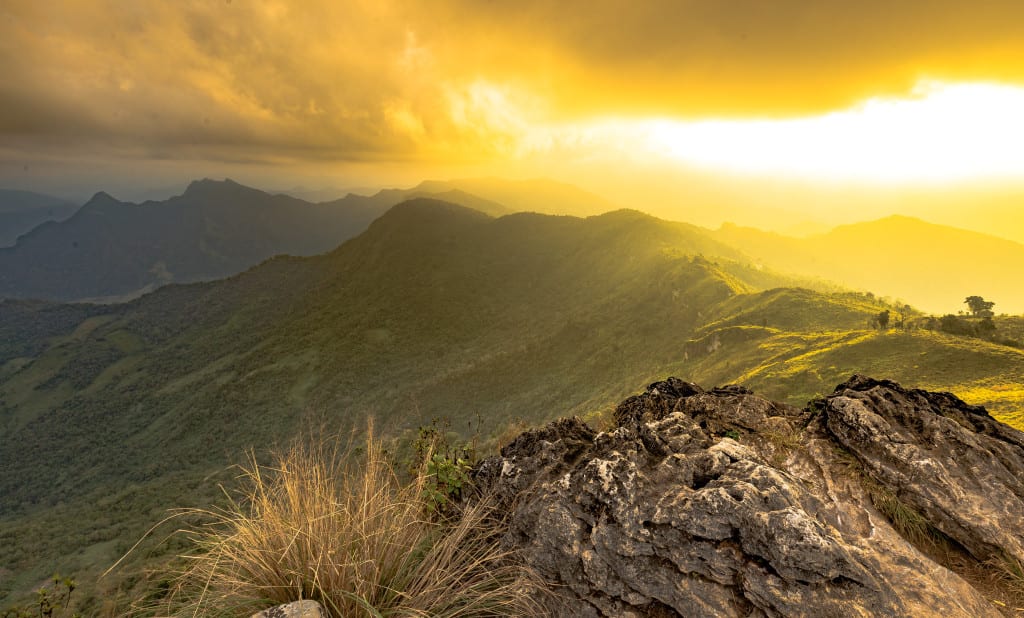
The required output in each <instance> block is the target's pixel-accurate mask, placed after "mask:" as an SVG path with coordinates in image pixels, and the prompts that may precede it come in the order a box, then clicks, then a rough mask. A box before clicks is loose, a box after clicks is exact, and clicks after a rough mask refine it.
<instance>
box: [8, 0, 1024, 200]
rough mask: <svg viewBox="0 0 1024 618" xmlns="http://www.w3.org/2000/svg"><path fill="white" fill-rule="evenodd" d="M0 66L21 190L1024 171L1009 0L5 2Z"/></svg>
mask: <svg viewBox="0 0 1024 618" xmlns="http://www.w3.org/2000/svg"><path fill="white" fill-rule="evenodd" d="M0 66H3V67H4V71H3V79H2V80H0V182H2V183H6V184H17V183H18V182H19V181H20V182H22V184H33V183H34V184H35V186H36V187H35V188H39V187H38V185H41V184H42V185H45V184H46V183H48V182H49V183H53V185H54V186H55V187H58V188H60V187H62V186H66V187H67V188H70V187H80V186H81V187H84V186H85V185H88V184H89V183H97V182H111V183H114V184H116V183H117V182H119V181H118V176H119V174H120V175H124V174H125V172H129V173H128V175H130V176H131V177H132V178H133V179H134V181H135V182H140V183H141V182H151V183H157V184H158V183H160V182H171V181H172V180H173V181H174V182H177V181H178V180H179V176H182V175H189V174H191V175H203V176H220V175H227V174H234V175H235V176H239V175H241V176H242V180H244V179H245V176H246V171H245V170H247V169H248V170H259V173H258V174H255V173H254V174H253V175H256V176H258V177H261V178H268V177H273V178H275V182H279V183H288V182H301V181H302V179H303V178H307V179H308V178H312V177H316V178H317V179H319V180H320V181H323V179H325V178H328V179H334V180H335V181H336V184H338V185H339V186H343V185H346V184H347V185H373V184H378V183H389V182H390V183H399V184H400V183H402V182H407V183H408V182H414V181H415V180H417V179H422V178H424V177H427V176H435V177H436V176H446V175H447V176H472V175H480V174H492V175H495V174H496V175H512V176H516V175H518V176H536V175H547V176H555V177H558V176H560V175H562V176H564V177H565V179H567V180H570V181H574V182H580V183H582V184H586V179H587V178H593V177H598V178H603V179H605V184H604V185H602V184H601V183H600V182H595V183H594V184H593V185H592V187H590V188H595V189H597V190H601V191H609V192H610V193H613V194H614V193H616V192H617V193H618V195H615V196H613V197H619V198H620V199H621V197H620V196H622V195H626V196H628V195H629V194H630V193H629V192H628V191H627V190H626V189H625V187H627V186H628V185H630V183H631V180H630V177H629V175H628V173H627V172H629V173H631V172H636V174H637V175H636V176H635V180H634V181H632V182H634V183H635V182H641V179H642V182H644V183H646V184H648V185H649V184H650V183H651V182H652V179H654V178H658V177H660V175H662V174H669V175H672V174H677V175H685V176H686V177H687V178H692V177H694V175H696V176H700V177H703V176H702V175H703V174H705V172H706V175H708V177H709V178H710V177H712V176H714V177H715V178H717V180H714V182H713V184H714V183H718V184H721V183H722V182H729V181H728V180H722V178H723V176H722V175H723V174H724V175H725V177H726V178H727V177H728V176H729V175H735V174H741V175H753V176H760V177H767V178H776V179H777V178H779V177H785V178H795V179H797V180H798V181H801V182H802V181H804V180H808V179H810V180H811V181H814V182H819V181H827V182H836V181H838V182H854V183H860V184H862V185H863V184H872V183H883V184H885V183H896V184H900V183H904V184H906V183H920V182H927V183H936V182H938V183H943V182H951V181H956V182H961V181H968V182H976V181H977V180H978V179H986V178H990V177H992V178H998V179H1002V181H1006V180H1007V179H1010V180H1012V181H1014V182H1016V179H1018V178H1021V177H1024V156H1022V155H1021V154H1019V153H1017V152H1015V150H1016V148H1017V144H1019V143H1021V142H1015V138H1017V137H1020V138H1021V139H1022V140H1024V124H1022V122H1024V121H1022V120H1020V119H1018V118H1017V116H1024V114H1018V113H1017V110H1018V109H1020V110H1024V94H1022V93H1024V89H1021V88H1022V87H1024V2H1020V1H1019V0H1006V1H991V0H988V1H985V0H982V1H977V2H965V1H963V0H957V1H952V0H929V1H912V0H911V1H900V2H893V1H891V0H860V1H857V2H851V1H848V0H815V1H806V0H805V1H792V0H780V1H772V2H766V1H764V0H729V1H726V0H690V1H686V0H671V1H649V2H625V1H619V2H612V1H607V0H591V1H588V2H586V3H573V2H564V1H560V2H555V1H540V0H516V1H515V2H511V1H504V0H430V1H429V2H428V1H420V2H405V1H400V0H367V1H363V0H356V1H347V0H323V1H320V0H303V1H301V2H300V1H298V0H296V1H293V2H286V1H283V0H279V1H270V0H174V1H166V0H64V1H58V0H54V1H52V2H40V1H38V0H5V1H4V2H3V3H0ZM979 153H980V154H979ZM609 170H613V171H615V172H616V174H614V175H615V176H616V180H615V182H616V183H618V184H617V185H616V186H615V187H612V186H611V184H610V183H611V180H608V174H607V173H606V172H608V171H609ZM268 174H269V176H268ZM276 179H279V180H276ZM180 180H184V179H180ZM62 182H63V183H64V185H61V184H60V183H62ZM120 182H122V183H124V182H126V181H125V180H124V179H123V178H122V179H121V180H120ZM654 182H656V181H654ZM709 182H710V181H709ZM716 186H717V185H716ZM616 187H617V188H618V189H617V190H616ZM99 188H104V187H96V189H99ZM68 190H69V189H68ZM680 190H682V189H680ZM666 195H667V194H666ZM672 195H674V196H675V197H671V196H669V197H663V198H661V199H662V201H663V202H669V201H672V200H675V199H678V192H677V193H674V194H672ZM651 199H656V198H651ZM625 205H634V204H625ZM634 206H635V205H634Z"/></svg>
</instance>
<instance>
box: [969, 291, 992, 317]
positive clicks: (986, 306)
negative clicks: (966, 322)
mask: <svg viewBox="0 0 1024 618" xmlns="http://www.w3.org/2000/svg"><path fill="white" fill-rule="evenodd" d="M964 303H965V304H966V305H967V307H968V308H969V309H970V310H971V315H973V316H974V317H976V318H990V317H992V316H993V315H994V314H993V313H992V307H994V306H995V305H996V304H995V302H993V301H991V300H985V299H984V298H982V297H981V296H968V297H967V298H965V299H964Z"/></svg>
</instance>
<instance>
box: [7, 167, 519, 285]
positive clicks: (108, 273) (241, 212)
mask: <svg viewBox="0 0 1024 618" xmlns="http://www.w3.org/2000/svg"><path fill="white" fill-rule="evenodd" d="M425 193H426V192H425V191H423V190H419V189H413V190H387V191H381V192H379V193H377V194H376V195H373V196H360V195H348V196H346V197H344V198H342V199H339V200H335V201H332V202H324V203H320V204H311V203H309V202H305V201H302V200H299V199H295V198H292V197H289V196H286V195H271V194H268V193H265V192H263V191H259V190H256V189H252V188H249V187H245V186H243V185H240V184H238V183H235V182H233V181H231V180H224V181H215V180H208V179H207V180H200V181H196V182H193V183H192V184H190V185H189V186H188V188H187V189H186V190H185V192H184V193H183V194H182V195H179V196H176V197H172V198H170V199H168V200H165V201H160V202H154V201H150V202H144V203H142V204H132V203H127V202H121V201H118V200H116V199H114V198H113V197H112V196H110V195H108V194H106V193H103V192H101V193H97V194H96V195H95V196H93V198H92V199H90V200H89V201H88V202H87V203H86V204H85V205H84V206H83V207H82V208H81V209H80V210H79V211H78V212H77V213H75V214H74V216H72V217H71V218H70V219H68V220H66V221H63V222H60V223H52V222H51V223H47V224H45V225H41V226H39V227H37V228H35V229H33V230H32V231H31V232H30V233H28V234H26V235H25V236H24V237H22V238H21V239H20V240H19V241H18V243H17V244H16V245H15V246H14V247H11V248H6V249H0V297H8V298H40V299H52V300H89V299H110V298H112V297H114V298H116V297H120V296H127V297H130V296H132V295H138V294H139V293H141V292H145V291H148V290H151V289H154V288H156V287H158V286H160V285H163V284H166V283H170V282H172V281H173V282H189V281H199V280H208V279H215V278H220V277H226V276H229V275H233V274H235V273H238V272H241V271H243V270H245V269H246V268H249V267H251V266H253V265H255V264H258V263H259V262H261V261H263V260H265V259H267V258H269V257H271V256H273V255H277V254H290V255H314V254H317V253H323V252H325V251H329V250H331V249H333V248H335V247H337V246H338V245H339V244H340V243H342V242H343V241H345V240H347V239H349V238H351V237H353V236H355V235H356V234H358V233H360V232H362V231H363V230H365V229H366V227H367V226H368V225H369V224H370V222H371V221H373V220H374V219H375V218H377V217H378V216H380V215H381V214H382V213H383V212H385V211H386V210H387V209H388V208H390V207H391V206H394V205H395V204H397V203H398V202H401V201H403V200H405V199H408V198H409V197H410V196H414V195H422V194H425ZM441 196H442V197H443V198H444V199H446V200H449V201H452V202H457V203H460V204H463V205H465V206H468V207H470V208H475V209H479V210H481V211H483V212H486V213H488V214H492V215H500V214H505V213H507V212H509V209H507V208H505V207H503V206H501V205H500V204H497V203H494V202H492V201H489V200H486V199H483V198H480V197H477V196H474V195H469V194H467V193H465V192H462V191H458V190H454V189H448V190H446V191H444V192H443V193H442V194H441Z"/></svg>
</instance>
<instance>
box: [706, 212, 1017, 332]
mask: <svg viewBox="0 0 1024 618" xmlns="http://www.w3.org/2000/svg"><path fill="white" fill-rule="evenodd" d="M715 238H717V239H718V240H720V241H722V242H724V243H726V244H730V245H732V246H735V247H738V248H741V249H742V250H743V251H744V253H746V254H747V255H749V256H750V257H751V258H753V259H754V260H755V261H759V262H761V263H763V264H764V265H766V266H770V267H772V268H775V269H778V270H782V271H785V272H791V273H794V274H799V275H804V276H813V277H823V278H826V279H831V280H833V281H837V282H840V283H843V284H845V285H848V286H853V287H858V288H862V289H867V290H871V291H873V292H875V293H876V294H881V295H885V296H891V297H893V298H899V299H903V300H905V301H906V302H908V303H910V304H912V305H914V306H916V307H919V308H921V309H925V310H928V311H932V312H938V313H947V312H952V311H956V310H958V309H965V308H966V307H964V306H963V304H962V303H963V299H964V298H965V297H967V296H970V295H974V294H978V295H981V296H984V297H985V298H987V299H990V300H994V301H996V312H997V313H1000V312H1008V313H1022V312H1024V288H1021V286H1020V285H1019V284H1018V282H1019V279H1020V274H1021V273H1022V272H1024V245H1022V244H1020V243H1016V242H1013V241H1010V240H1004V239H1002V238H997V237H995V236H989V235H987V234H981V233H978V232H969V231H967V230H962V229H958V228H954V227H948V226H944V225H936V224H933V223H928V222H926V221H922V220H920V219H916V218H913V217H905V216H891V217H886V218H884V219H879V220H877V221H869V222H864V223H854V224H851V225H843V226H839V227H837V228H835V229H833V230H831V231H830V232H827V233H825V234H818V235H814V236H810V237H807V238H790V237H787V236H782V235H780V234H775V233H772V232H764V231H761V230H756V229H752V228H744V227H738V226H735V225H729V224H727V225H724V226H722V228H721V229H719V230H718V231H717V232H716V233H715Z"/></svg>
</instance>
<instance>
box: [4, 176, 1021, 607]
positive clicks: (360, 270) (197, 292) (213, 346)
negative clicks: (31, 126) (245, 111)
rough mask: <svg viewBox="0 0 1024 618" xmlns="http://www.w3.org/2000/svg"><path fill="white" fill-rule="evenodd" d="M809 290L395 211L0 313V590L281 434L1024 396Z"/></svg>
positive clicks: (961, 360) (474, 213) (845, 297)
mask: <svg viewBox="0 0 1024 618" xmlns="http://www.w3.org/2000/svg"><path fill="white" fill-rule="evenodd" d="M200 189H202V190H206V189H210V190H217V189H225V190H230V191H237V188H236V187H234V186H233V185H231V184H228V183H199V185H198V186H196V187H193V188H192V190H191V191H192V192H193V193H194V192H195V191H198V190H200ZM188 193H189V192H186V194H188ZM257 193H258V192H257ZM264 195H265V194H264ZM257 197H258V196H257ZM260 199H268V198H260ZM185 201H187V200H185ZM283 201H285V202H287V203H291V202H290V201H288V200H287V198H285V199H284V200H283ZM106 203H108V204H109V205H110V207H111V208H114V209H118V208H123V207H124V206H123V205H119V204H118V203H116V202H113V201H112V200H107V201H106ZM103 205H104V200H100V202H99V203H98V204H96V205H94V207H95V208H99V209H102V207H103ZM798 286H803V287H798ZM811 287H817V288H818V289H817V290H815V289H809V288H811ZM833 288H834V286H833ZM827 289H828V287H827V286H818V285H817V284H816V283H815V282H807V281H806V280H803V279H799V278H796V277H793V276H789V275H784V274H780V273H778V272H775V271H773V270H771V269H768V268H764V267H763V266H758V265H755V264H751V263H750V262H749V261H748V258H747V257H746V255H745V253H744V252H742V251H740V250H738V249H736V248H733V247H731V246H729V245H727V244H724V243H723V242H721V240H719V239H718V238H716V235H715V234H713V233H711V232H709V231H707V230H703V229H701V228H697V227H694V226H690V225H687V224H682V223H673V222H667V221H662V220H659V219H655V218H653V217H650V216H648V215H645V214H642V213H639V212H636V211H628V210H620V211H614V212H610V213H606V214H604V215H601V216H596V217H589V218H586V219H581V218H576V217H567V216H549V215H541V214H531V213H517V214H511V215H505V216H501V217H499V218H494V217H491V216H489V215H487V214H485V213H483V212H480V211H479V210H473V209H468V208H465V207H461V206H458V205H455V204H452V203H449V202H444V201H439V200H435V199H427V198H418V199H413V200H411V201H406V202H403V203H401V204H399V205H397V206H395V207H392V208H391V209H390V210H388V211H387V212H386V213H385V214H384V215H383V216H381V217H379V218H377V219H376V220H375V221H373V223H371V224H370V225H369V227H368V228H367V229H366V231H365V232H363V233H362V234H360V235H358V236H357V237H355V238H352V239H350V240H349V241H347V242H345V243H343V244H342V245H341V246H340V247H338V248H336V249H334V250H333V251H329V252H327V253H324V254H321V255H315V256H310V257H295V256H277V257H273V258H271V259H268V260H266V261H264V262H263V263H261V264H260V265H258V266H256V267H254V268H252V269H250V270H247V271H245V272H242V273H240V274H236V275H233V276H231V277H229V278H227V279H224V280H220V281H212V282H205V283H191V284H186V285H181V284H171V285H167V286H164V287H162V288H160V289H158V290H156V291H154V292H152V293H150V294H146V295H144V296H142V297H141V298H138V299H135V300H133V301H131V302H128V303H122V304H108V305H96V304H59V303H53V302H45V301H27V300H7V301H3V302H0V461H2V462H4V465H3V466H0V494H2V495H4V497H5V499H4V501H3V503H2V504H0V568H3V569H6V570H7V571H6V572H8V573H16V574H18V575H17V576H11V575H8V576H6V577H4V578H3V579H0V592H2V591H3V590H5V589H6V590H18V589H26V587H27V586H31V582H32V581H35V578H39V577H44V576H45V575H46V574H47V572H49V571H52V570H53V569H54V568H59V569H61V570H62V571H64V572H83V573H91V572H94V570H95V569H96V568H97V567H98V565H101V564H105V565H109V564H110V563H112V562H113V560H116V559H117V558H118V557H119V555H120V553H122V552H123V551H124V550H125V549H127V546H126V542H127V540H128V539H133V538H137V537H138V536H139V535H141V533H142V532H143V531H144V530H145V528H146V526H147V525H149V524H151V523H152V522H154V521H157V520H159V519H160V518H161V513H162V512H163V509H166V508H167V507H168V506H170V505H175V506H179V505H180V504H176V502H180V500H181V499H182V496H185V497H186V499H187V500H193V501H195V503H196V504H206V503H208V502H206V501H210V500H214V499H215V498H216V491H215V486H214V485H213V484H211V483H208V482H207V483H204V481H203V479H205V478H210V477H209V475H211V474H216V473H217V471H218V470H221V471H222V470H224V469H225V466H227V464H229V463H231V462H233V461H237V460H238V458H239V457H240V456H241V454H242V453H244V452H245V451H246V449H250V448H255V449H261V452H262V449H266V448H268V447H272V446H273V445H275V444H280V443H281V442H282V441H283V440H286V439H287V438H289V437H290V436H292V435H294V433H295V431H296V428H297V427H317V426H326V427H330V428H331V429H332V430H343V431H344V430H347V429H351V428H356V429H358V428H360V427H364V426H365V422H366V419H367V418H369V417H373V418H374V419H376V424H377V427H378V428H379V430H380V431H381V432H382V433H383V434H385V435H388V436H393V437H395V438H397V439H399V441H401V440H403V439H404V440H406V441H408V440H410V439H411V438H412V437H414V436H415V434H416V430H417V428H418V427H420V426H423V425H426V424H429V423H430V421H431V419H433V418H439V417H444V418H447V419H449V421H450V422H451V427H452V428H453V430H454V431H457V432H459V433H462V434H469V433H474V432H477V433H479V434H480V435H481V436H482V437H483V438H484V439H485V440H486V439H491V440H493V439H495V437H496V436H498V435H500V434H501V433H502V432H503V431H505V430H506V428H508V427H511V426H517V425H519V424H521V423H528V424H533V423H537V422H540V421H544V420H548V419H551V418H554V417H555V416H558V415H563V414H580V415H583V416H586V417H599V416H600V415H601V414H602V413H603V412H604V411H607V410H608V409H609V406H612V405H613V404H614V403H615V402H616V401H618V400H620V399H621V398H622V397H623V396H625V395H626V394H628V393H629V392H631V391H632V390H634V389H635V388H636V387H637V385H639V384H644V383H646V382H649V381H651V380H652V379H654V378H657V377H659V376H664V375H668V374H676V375H686V376H688V377H689V378H691V379H695V380H700V381H703V382H706V383H717V384H721V383H726V382H737V381H739V382H743V383H745V384H751V385H753V386H756V387H758V388H759V389H761V390H762V391H763V392H766V393H768V394H769V395H771V396H779V397H780V398H782V399H784V400H786V401H789V402H796V403H802V402H804V401H806V400H807V399H808V398H810V397H811V396H813V395H814V394H816V393H820V392H827V390H828V389H830V388H831V387H832V386H833V385H834V384H836V383H838V382H839V381H841V380H842V379H844V378H845V377H848V375H849V374H851V373H854V372H856V371H871V372H873V373H876V374H885V375H891V376H893V377H895V378H897V379H901V380H904V381H913V382H914V383H916V384H920V385H923V386H938V387H941V388H943V389H950V388H955V389H957V390H958V392H961V393H966V394H967V395H970V396H971V401H972V403H988V404H989V405H992V406H993V409H994V410H996V411H997V412H1002V413H1004V415H1009V412H1010V411H1011V410H1012V409H1015V406H1016V405H1017V403H1019V401H1020V400H1021V399H1024V393H1022V391H1021V389H1020V387H1019V384H1021V383H1024V353H1021V351H1020V350H1017V349H1014V348H1009V347H1006V346H1001V345H997V344H994V343H990V342H987V341H981V340H977V339H969V338H962V337H956V336H952V335H947V334H944V333H939V332H933V331H926V330H920V329H915V330H903V331H899V332H895V331H879V330H876V329H874V328H873V327H871V326H870V323H871V321H872V319H873V318H874V316H875V315H877V313H878V312H880V311H882V310H892V311H894V312H895V311H896V310H897V309H898V308H897V307H895V306H893V305H888V304H886V303H885V302H884V301H881V300H879V299H878V298H877V297H875V296H872V295H866V294H863V293H859V292H845V291H833V292H829V291H826V290H827ZM1000 324H1002V322H1000ZM1014 385H1017V386H1014ZM1004 418H1008V419H1010V418H1012V416H1004ZM214 478H216V476H215V477H214ZM54 530H60V531H61V532H60V533H59V534H54V533H53V532H52V531H54Z"/></svg>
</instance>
